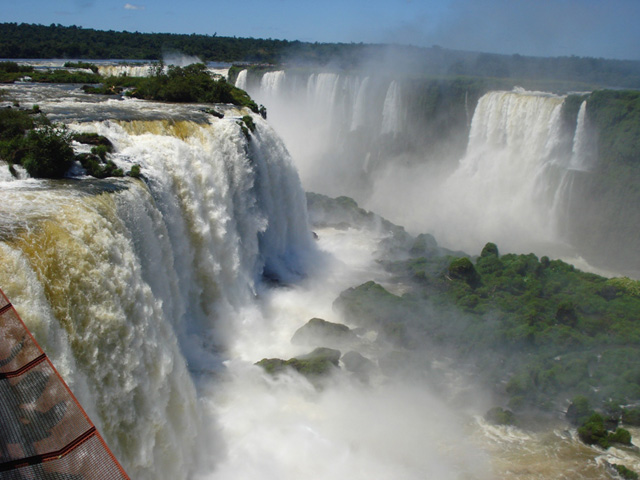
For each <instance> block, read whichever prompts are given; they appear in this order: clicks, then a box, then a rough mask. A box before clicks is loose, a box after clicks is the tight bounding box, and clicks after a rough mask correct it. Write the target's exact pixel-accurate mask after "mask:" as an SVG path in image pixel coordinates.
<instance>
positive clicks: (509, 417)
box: [484, 407, 516, 425]
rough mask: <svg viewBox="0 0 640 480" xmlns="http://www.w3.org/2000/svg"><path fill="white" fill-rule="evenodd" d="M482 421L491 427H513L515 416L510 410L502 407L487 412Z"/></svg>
mask: <svg viewBox="0 0 640 480" xmlns="http://www.w3.org/2000/svg"><path fill="white" fill-rule="evenodd" d="M484 419H485V420H486V421H487V422H489V423H491V424H493V425H515V424H516V416H515V415H514V414H513V412H512V411H511V410H507V409H504V408H502V407H494V408H492V409H491V410H489V411H488V412H487V413H486V414H485V416H484Z"/></svg>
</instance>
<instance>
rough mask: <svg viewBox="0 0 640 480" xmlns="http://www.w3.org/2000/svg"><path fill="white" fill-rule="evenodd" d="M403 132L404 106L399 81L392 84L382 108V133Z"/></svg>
mask: <svg viewBox="0 0 640 480" xmlns="http://www.w3.org/2000/svg"><path fill="white" fill-rule="evenodd" d="M401 131H402V104H401V103H400V87H399V86H398V82H397V81H395V80H394V81H393V82H391V84H390V85H389V89H388V90H387V95H386V96H385V98H384V106H383V107H382V128H381V129H380V133H383V134H384V133H392V134H397V133H398V132H401Z"/></svg>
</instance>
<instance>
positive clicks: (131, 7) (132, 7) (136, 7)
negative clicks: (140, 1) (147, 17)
mask: <svg viewBox="0 0 640 480" xmlns="http://www.w3.org/2000/svg"><path fill="white" fill-rule="evenodd" d="M144 8H145V7H144V6H142V5H132V4H130V3H125V4H124V9H125V10H144Z"/></svg>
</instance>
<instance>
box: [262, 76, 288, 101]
mask: <svg viewBox="0 0 640 480" xmlns="http://www.w3.org/2000/svg"><path fill="white" fill-rule="evenodd" d="M285 78H286V75H285V73H284V71H282V70H280V71H277V72H267V73H265V74H264V75H263V76H262V79H261V80H260V89H261V90H262V91H263V92H264V94H265V95H267V96H273V95H276V94H278V93H281V92H282V86H283V82H284V81H285Z"/></svg>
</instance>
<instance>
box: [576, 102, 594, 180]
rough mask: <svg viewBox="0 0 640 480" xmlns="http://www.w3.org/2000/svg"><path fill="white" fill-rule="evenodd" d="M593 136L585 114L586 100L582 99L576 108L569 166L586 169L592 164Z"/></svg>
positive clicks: (581, 169)
mask: <svg viewBox="0 0 640 480" xmlns="http://www.w3.org/2000/svg"><path fill="white" fill-rule="evenodd" d="M596 151H597V150H596V145H595V136H594V134H593V132H592V131H591V129H590V125H589V118H588V116H587V101H586V100H585V101H583V102H582V104H581V105H580V110H578V119H577V123H576V133H575V135H574V137H573V148H572V154H571V162H570V163H569V168H571V169H572V170H580V171H588V170H589V169H590V168H591V167H592V166H593V162H594V159H595V153H596Z"/></svg>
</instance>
